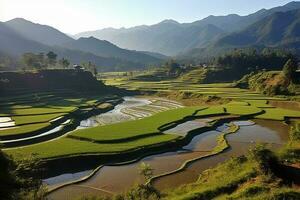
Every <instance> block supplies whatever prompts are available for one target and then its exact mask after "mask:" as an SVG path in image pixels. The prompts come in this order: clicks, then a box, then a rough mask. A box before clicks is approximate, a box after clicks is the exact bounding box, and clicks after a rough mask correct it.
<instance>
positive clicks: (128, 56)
mask: <svg viewBox="0 0 300 200" xmlns="http://www.w3.org/2000/svg"><path fill="white" fill-rule="evenodd" d="M61 46H63V47H65V48H68V49H77V50H81V51H85V52H90V53H93V54H95V55H98V56H102V57H115V58H120V59H123V60H128V61H131V62H136V63H146V64H148V65H149V64H158V63H160V61H161V59H159V58H156V57H153V56H151V55H148V54H145V53H141V52H138V51H133V50H126V49H121V48H119V47H117V46H116V45H114V44H112V43H110V42H108V41H105V40H98V39H96V38H94V37H89V38H79V39H78V40H73V41H71V42H68V43H65V44H63V45H61Z"/></svg>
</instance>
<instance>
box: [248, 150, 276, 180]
mask: <svg viewBox="0 0 300 200" xmlns="http://www.w3.org/2000/svg"><path fill="white" fill-rule="evenodd" d="M248 157H249V159H250V160H251V161H253V163H254V165H255V168H256V170H257V171H258V172H260V173H262V174H273V172H274V169H276V168H277V167H278V160H277V157H276V156H275V155H274V153H273V152H272V151H270V150H269V149H267V148H266V147H265V145H260V144H258V145H256V146H255V147H252V148H250V150H249V156H248Z"/></svg>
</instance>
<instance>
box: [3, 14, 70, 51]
mask: <svg viewBox="0 0 300 200" xmlns="http://www.w3.org/2000/svg"><path fill="white" fill-rule="evenodd" d="M5 24H6V25H7V26H8V27H10V28H11V29H13V30H14V31H16V32H18V33H19V34H21V35H22V36H23V37H25V38H27V39H29V40H34V41H37V42H39V43H42V44H46V45H50V46H53V45H60V44H63V43H66V42H71V41H73V40H74V39H72V38H71V37H69V36H67V35H66V34H64V33H62V32H60V31H59V30H57V29H55V28H53V27H51V26H46V25H41V24H36V23H32V22H30V21H27V20H25V19H23V18H15V19H12V20H10V21H7V22H5Z"/></svg>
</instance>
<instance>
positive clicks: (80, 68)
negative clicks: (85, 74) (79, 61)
mask: <svg viewBox="0 0 300 200" xmlns="http://www.w3.org/2000/svg"><path fill="white" fill-rule="evenodd" d="M73 68H74V69H75V70H77V71H84V67H82V66H80V65H73Z"/></svg>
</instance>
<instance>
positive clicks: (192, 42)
mask: <svg viewBox="0 0 300 200" xmlns="http://www.w3.org/2000/svg"><path fill="white" fill-rule="evenodd" d="M299 8H300V3H299V2H291V3H288V4H286V5H284V6H280V7H276V8H272V9H269V10H266V9H262V10H259V11H257V12H255V13H253V14H250V15H247V16H239V15H236V14H231V15H227V16H208V17H207V18H204V19H202V20H199V21H195V22H193V23H182V24H180V23H178V22H176V21H174V20H165V21H163V22H161V23H158V24H155V25H151V26H145V25H143V26H137V27H133V28H128V29H126V28H121V29H113V28H107V29H101V30H97V31H89V32H83V33H79V34H76V35H75V37H77V38H78V37H89V36H94V37H96V38H99V39H103V40H108V41H110V42H112V43H114V44H116V45H118V46H120V47H122V48H127V49H135V50H143V51H153V52H159V53H162V54H165V55H171V56H175V55H177V54H179V53H181V52H184V51H186V50H190V49H193V48H204V47H206V46H207V45H209V44H210V43H212V42H214V41H216V40H217V39H219V38H220V37H221V36H224V35H226V34H230V33H232V32H235V31H240V30H242V29H244V28H246V27H247V26H249V25H251V24H253V23H254V22H256V21H258V20H261V19H263V18H264V17H267V16H269V15H271V14H273V13H275V12H285V11H289V10H294V9H299ZM199 12H200V11H199Z"/></svg>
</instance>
